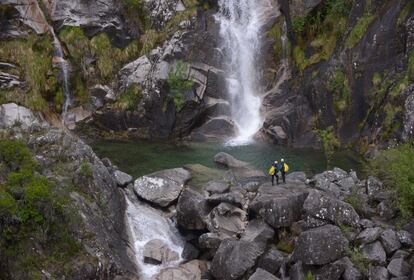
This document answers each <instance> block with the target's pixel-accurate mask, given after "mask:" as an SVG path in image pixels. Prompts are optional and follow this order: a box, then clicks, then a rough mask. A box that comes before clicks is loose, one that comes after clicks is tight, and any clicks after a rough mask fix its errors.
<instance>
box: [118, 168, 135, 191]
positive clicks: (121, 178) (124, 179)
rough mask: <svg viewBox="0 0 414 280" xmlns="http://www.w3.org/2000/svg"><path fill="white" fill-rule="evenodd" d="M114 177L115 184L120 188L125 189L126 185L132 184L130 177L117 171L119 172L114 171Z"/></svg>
mask: <svg viewBox="0 0 414 280" xmlns="http://www.w3.org/2000/svg"><path fill="white" fill-rule="evenodd" d="M114 177H115V180H116V183H117V184H118V186H120V187H125V186H126V185H128V184H129V183H131V182H132V176H131V175H129V174H127V173H125V172H122V171H119V170H115V172H114Z"/></svg>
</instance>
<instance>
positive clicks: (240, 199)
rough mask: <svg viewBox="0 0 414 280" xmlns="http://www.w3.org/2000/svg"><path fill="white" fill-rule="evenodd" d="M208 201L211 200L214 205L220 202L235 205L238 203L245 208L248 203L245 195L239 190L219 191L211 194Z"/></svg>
mask: <svg viewBox="0 0 414 280" xmlns="http://www.w3.org/2000/svg"><path fill="white" fill-rule="evenodd" d="M207 202H209V203H210V204H212V205H218V204H220V203H223V202H225V203H230V204H233V205H236V206H238V207H241V208H243V207H244V205H245V204H246V200H245V198H244V195H243V194H242V193H241V192H238V191H232V192H229V193H222V194H220V193H217V194H213V195H211V196H209V197H208V198H207Z"/></svg>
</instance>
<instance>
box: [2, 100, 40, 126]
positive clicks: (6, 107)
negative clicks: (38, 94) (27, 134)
mask: <svg viewBox="0 0 414 280" xmlns="http://www.w3.org/2000/svg"><path fill="white" fill-rule="evenodd" d="M41 124H45V123H44V122H43V121H41V120H40V119H39V118H38V117H36V116H35V114H34V113H33V112H32V111H30V110H29V109H27V108H25V107H22V106H19V105H17V104H15V103H7V104H3V105H1V106H0V129H5V128H9V127H12V126H14V125H17V126H20V127H22V128H24V129H27V128H30V127H32V126H34V125H41Z"/></svg>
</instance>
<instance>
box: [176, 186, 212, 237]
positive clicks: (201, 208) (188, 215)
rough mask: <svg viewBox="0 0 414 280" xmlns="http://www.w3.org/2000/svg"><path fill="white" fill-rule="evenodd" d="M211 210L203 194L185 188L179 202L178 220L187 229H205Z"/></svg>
mask: <svg viewBox="0 0 414 280" xmlns="http://www.w3.org/2000/svg"><path fill="white" fill-rule="evenodd" d="M210 210H211V209H209V207H208V206H207V204H206V200H205V197H204V196H203V195H202V194H200V193H199V192H197V191H195V190H192V189H190V188H185V189H184V190H183V192H182V193H181V195H180V197H179V199H178V202H177V222H178V224H179V225H180V226H181V227H183V228H185V229H189V230H203V229H205V228H206V223H205V218H206V216H207V215H208V213H209V212H210Z"/></svg>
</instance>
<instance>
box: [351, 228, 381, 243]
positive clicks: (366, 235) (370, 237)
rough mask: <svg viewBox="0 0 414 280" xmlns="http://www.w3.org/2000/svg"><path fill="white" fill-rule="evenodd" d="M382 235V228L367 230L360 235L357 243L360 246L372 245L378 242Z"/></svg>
mask: <svg viewBox="0 0 414 280" xmlns="http://www.w3.org/2000/svg"><path fill="white" fill-rule="evenodd" d="M381 233H382V229H381V228H380V227H375V228H366V229H365V230H363V231H362V232H361V233H360V234H359V235H358V237H357V238H356V241H357V242H358V243H360V244H366V243H371V242H374V241H375V240H377V239H378V238H379V237H380V235H381Z"/></svg>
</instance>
